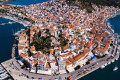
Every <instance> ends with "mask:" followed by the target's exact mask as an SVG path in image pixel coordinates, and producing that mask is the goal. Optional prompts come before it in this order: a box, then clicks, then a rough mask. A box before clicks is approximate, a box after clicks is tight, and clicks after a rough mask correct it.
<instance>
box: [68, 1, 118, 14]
mask: <svg viewBox="0 0 120 80" xmlns="http://www.w3.org/2000/svg"><path fill="white" fill-rule="evenodd" d="M66 2H67V3H68V5H73V6H78V7H79V8H81V9H86V10H87V11H88V12H92V10H94V8H93V7H92V4H96V5H97V6H98V7H100V6H114V7H119V8H120V0H66Z"/></svg>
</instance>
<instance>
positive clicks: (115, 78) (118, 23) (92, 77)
mask: <svg viewBox="0 0 120 80" xmlns="http://www.w3.org/2000/svg"><path fill="white" fill-rule="evenodd" d="M119 14H120V13H116V14H113V15H112V16H111V17H110V18H107V19H106V21H105V25H107V22H109V23H110V25H111V26H107V27H108V28H111V29H112V30H111V29H109V30H111V32H113V31H114V32H113V33H115V34H116V33H117V34H118V35H120V15H119ZM117 34H116V35H117ZM116 38H119V36H117V37H116ZM117 42H118V41H117ZM117 47H118V48H120V46H117ZM118 53H120V51H118ZM112 62H114V61H112ZM115 66H118V68H119V67H120V59H118V61H115V62H114V63H111V65H108V66H107V67H105V68H104V69H98V70H96V71H94V72H92V73H91V74H88V75H87V76H85V77H83V78H81V79H79V80H119V79H120V77H119V74H120V69H118V70H117V71H115V72H113V68H114V67H115ZM101 75H102V76H101Z"/></svg>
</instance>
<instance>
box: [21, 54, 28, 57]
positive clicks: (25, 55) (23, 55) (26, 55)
mask: <svg viewBox="0 0 120 80" xmlns="http://www.w3.org/2000/svg"><path fill="white" fill-rule="evenodd" d="M20 56H21V57H22V58H25V57H28V53H25V54H23V53H22V54H20Z"/></svg>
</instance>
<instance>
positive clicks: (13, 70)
mask: <svg viewBox="0 0 120 80" xmlns="http://www.w3.org/2000/svg"><path fill="white" fill-rule="evenodd" d="M13 60H14V59H10V60H7V61H5V62H3V63H1V64H2V66H3V67H4V68H5V69H6V71H7V72H8V74H10V75H11V76H12V78H13V79H14V80H28V79H27V78H26V77H24V76H22V74H21V73H20V71H19V70H18V69H17V67H16V66H15V65H14V64H13ZM13 79H11V80H13ZM0 80H1V79H0ZM7 80H8V79H7ZM29 80H30V79H29Z"/></svg>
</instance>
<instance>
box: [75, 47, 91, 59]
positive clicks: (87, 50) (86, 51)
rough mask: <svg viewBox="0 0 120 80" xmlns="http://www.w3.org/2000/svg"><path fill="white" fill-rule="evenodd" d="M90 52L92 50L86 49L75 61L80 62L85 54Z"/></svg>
mask: <svg viewBox="0 0 120 80" xmlns="http://www.w3.org/2000/svg"><path fill="white" fill-rule="evenodd" d="M90 50H91V49H88V48H86V49H84V51H83V52H82V53H81V54H78V55H77V56H75V57H74V59H75V60H76V61H78V60H79V59H81V58H82V57H84V56H85V54H87V53H88V52H90Z"/></svg>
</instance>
